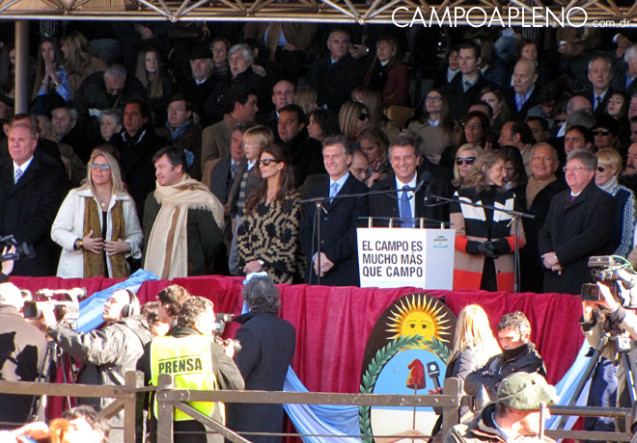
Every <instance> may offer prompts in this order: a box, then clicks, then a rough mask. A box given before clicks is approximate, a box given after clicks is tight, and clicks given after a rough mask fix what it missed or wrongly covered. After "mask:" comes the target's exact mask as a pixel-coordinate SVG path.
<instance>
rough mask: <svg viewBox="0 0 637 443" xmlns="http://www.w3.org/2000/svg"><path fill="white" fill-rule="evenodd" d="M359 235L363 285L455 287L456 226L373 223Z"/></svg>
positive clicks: (359, 258)
mask: <svg viewBox="0 0 637 443" xmlns="http://www.w3.org/2000/svg"><path fill="white" fill-rule="evenodd" d="M418 220H419V219H415V220H414V221H415V222H416V224H418V223H417V222H418ZM420 225H421V226H423V223H422V222H421V223H420ZM370 226H371V224H370ZM390 226H391V222H390ZM356 237H357V242H358V270H359V274H360V282H361V284H360V286H361V288H368V287H378V288H399V287H404V286H413V287H416V288H423V289H452V287H453V258H454V248H455V239H456V231H455V230H454V229H430V228H427V229H425V228H398V227H388V228H376V227H373V226H372V227H365V228H357V230H356Z"/></svg>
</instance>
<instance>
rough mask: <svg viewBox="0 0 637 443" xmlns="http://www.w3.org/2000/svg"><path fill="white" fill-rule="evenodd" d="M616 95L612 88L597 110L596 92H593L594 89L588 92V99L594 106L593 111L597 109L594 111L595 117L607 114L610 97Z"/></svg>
mask: <svg viewBox="0 0 637 443" xmlns="http://www.w3.org/2000/svg"><path fill="white" fill-rule="evenodd" d="M614 93H615V91H613V90H612V88H610V87H609V88H608V91H606V95H604V99H603V100H602V101H601V103H600V104H599V106H598V107H597V109H595V91H593V88H592V87H591V88H589V89H588V90H587V91H586V97H587V98H588V99H589V100H590V102H591V104H592V105H593V109H595V110H594V111H593V115H594V116H595V117H601V116H602V115H604V114H606V105H608V100H609V99H610V96H611V95H613V94H614Z"/></svg>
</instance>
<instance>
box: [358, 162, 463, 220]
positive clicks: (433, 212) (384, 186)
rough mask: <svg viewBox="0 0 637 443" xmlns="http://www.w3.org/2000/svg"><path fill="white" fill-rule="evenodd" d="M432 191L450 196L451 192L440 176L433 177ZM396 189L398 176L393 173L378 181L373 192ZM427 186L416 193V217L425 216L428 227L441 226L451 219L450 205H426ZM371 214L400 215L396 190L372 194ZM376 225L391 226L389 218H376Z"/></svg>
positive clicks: (381, 215)
mask: <svg viewBox="0 0 637 443" xmlns="http://www.w3.org/2000/svg"><path fill="white" fill-rule="evenodd" d="M421 177H422V175H421V174H420V173H419V174H418V176H417V178H416V182H417V183H418V182H419V181H420V180H421ZM430 181H431V191H432V193H433V194H435V195H441V196H445V197H447V196H450V195H449V192H447V191H445V190H444V189H445V188H446V187H447V186H446V183H443V182H442V181H441V180H440V179H439V178H438V177H431V178H430ZM390 190H393V191H396V176H395V175H394V174H393V173H391V174H389V176H387V177H386V178H384V179H383V180H380V181H378V182H377V183H376V184H375V185H374V186H373V187H372V192H376V191H390ZM426 190H427V186H423V187H422V188H421V189H420V190H419V191H418V192H417V193H416V202H415V212H416V213H415V214H414V217H424V218H426V219H427V220H425V227H426V228H440V222H441V221H444V222H448V221H449V209H448V205H446V204H442V205H436V206H426V205H425V193H426ZM369 215H370V217H400V213H399V212H398V196H397V191H396V192H388V193H386V194H376V195H370V197H369ZM374 226H389V221H388V220H374Z"/></svg>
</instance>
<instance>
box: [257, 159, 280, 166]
mask: <svg viewBox="0 0 637 443" xmlns="http://www.w3.org/2000/svg"><path fill="white" fill-rule="evenodd" d="M270 163H279V160H276V159H274V158H263V159H261V160H259V164H260V165H264V166H270Z"/></svg>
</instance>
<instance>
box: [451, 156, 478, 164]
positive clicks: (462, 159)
mask: <svg viewBox="0 0 637 443" xmlns="http://www.w3.org/2000/svg"><path fill="white" fill-rule="evenodd" d="M475 161H476V158H475V157H458V158H457V159H456V164H457V165H458V166H462V164H466V165H472V164H474V163H475Z"/></svg>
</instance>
